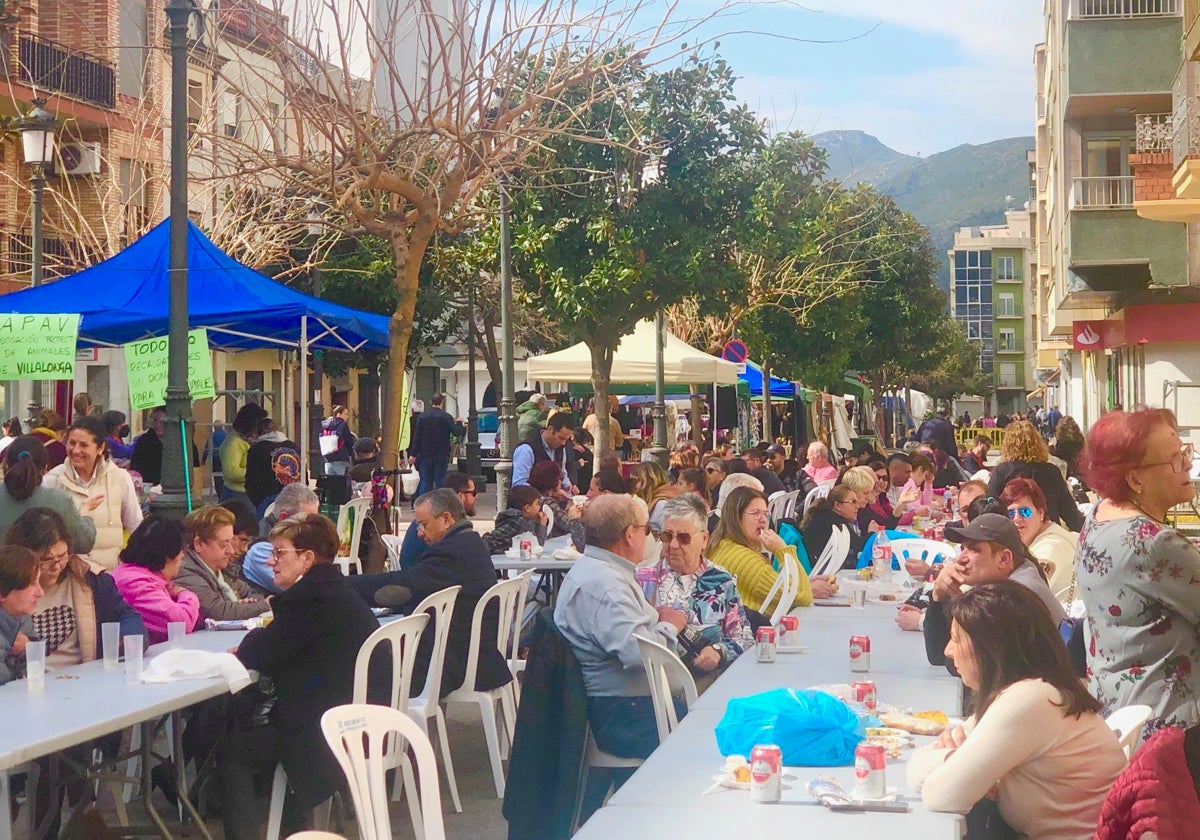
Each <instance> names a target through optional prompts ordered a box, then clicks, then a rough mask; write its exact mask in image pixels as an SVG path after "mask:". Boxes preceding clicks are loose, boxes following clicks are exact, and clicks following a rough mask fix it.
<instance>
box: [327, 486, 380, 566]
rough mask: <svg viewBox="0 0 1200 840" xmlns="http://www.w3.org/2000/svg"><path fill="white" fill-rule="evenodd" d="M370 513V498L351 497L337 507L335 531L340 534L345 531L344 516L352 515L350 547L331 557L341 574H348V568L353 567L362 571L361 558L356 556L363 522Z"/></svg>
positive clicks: (360, 541) (360, 540)
mask: <svg viewBox="0 0 1200 840" xmlns="http://www.w3.org/2000/svg"><path fill="white" fill-rule="evenodd" d="M370 513H371V500H370V499H351V500H350V501H348V502H346V504H344V505H342V506H341V508H339V509H338V520H337V532H338V535H339V536H340V535H341V534H344V533H346V517H353V520H352V521H351V523H350V549H349V553H348V554H339V555H338V556H337V557H335V558H333V562H334V563H336V564H337V567H338V568H339V569H341V570H342V574H344V575H349V574H350V568H351V567H353V568H354V569H355V570H356V571H357V573H358V574H360V575H361V574H362V573H363V568H362V560H360V559H359V556H358V548H359V544H360V543H362V533H363V523H364V522H365V521H366V518H367V516H368V515H370Z"/></svg>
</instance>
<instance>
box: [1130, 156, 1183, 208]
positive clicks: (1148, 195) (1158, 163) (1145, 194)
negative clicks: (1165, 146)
mask: <svg viewBox="0 0 1200 840" xmlns="http://www.w3.org/2000/svg"><path fill="white" fill-rule="evenodd" d="M1129 167H1130V169H1131V170H1132V171H1133V200H1134V201H1168V200H1170V199H1173V198H1175V187H1174V186H1173V185H1172V183H1171V177H1172V176H1173V175H1174V174H1175V164H1174V161H1173V160H1172V157H1171V153H1170V152H1142V153H1139V154H1132V155H1130V156H1129Z"/></svg>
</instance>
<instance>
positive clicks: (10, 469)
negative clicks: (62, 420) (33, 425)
mask: <svg viewBox="0 0 1200 840" xmlns="http://www.w3.org/2000/svg"><path fill="white" fill-rule="evenodd" d="M46 467H47V456H46V447H45V446H44V445H42V442H41V441H40V440H38V439H37V438H35V437H32V436H31V435H25V436H23V437H19V438H17V439H16V440H14V441H13V442H12V443H10V444H9V445H8V448H7V449H5V450H4V484H3V485H0V538H2V537H3V535H4V534H5V533H6V532H7V531H8V529H9V527H10V526H11V525H12V524H13V523H14V522H16V521H17V518H18V517H19V516H20V515H21V514H22V513H24V512H25V511H27V510H29V509H30V508H49V509H50V510H52V511H54V512H55V513H57V514H58V515H59V516H61V517H62V518H63V521H64V522H66V524H67V531H68V532H69V533H70V535H71V551H72V553H73V554H87V553H88V552H89V551H91V550H92V548H93V546H95V544H96V525H95V523H94V522H92V520H91V518H90V517H87V516H80V515H79V511H77V510H76V509H75V503H74V502H73V501H71V497H70V496H68V495H67V494H66V493H64V492H63V491H62V490H59V489H57V488H52V487H46V486H44V485H43V484H42V476H43V475H45V473H46ZM100 501H103V498H102V497H101V498H100ZM97 504H99V502H97Z"/></svg>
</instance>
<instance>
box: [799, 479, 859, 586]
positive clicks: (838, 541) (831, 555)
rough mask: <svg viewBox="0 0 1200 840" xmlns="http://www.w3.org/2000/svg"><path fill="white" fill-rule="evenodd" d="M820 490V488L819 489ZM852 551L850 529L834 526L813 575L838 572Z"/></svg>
mask: <svg viewBox="0 0 1200 840" xmlns="http://www.w3.org/2000/svg"><path fill="white" fill-rule="evenodd" d="M817 489H820V488H817ZM849 551H850V529H849V528H845V527H843V526H841V525H834V526H833V531H832V533H830V535H829V542H827V543H825V548H824V549H823V550H822V551H821V556H820V557H819V558H818V559H817V562H815V563H813V569H812V575H809V577H812V576H813V575H828V574H831V573H832V572H836V571H837V570H838V569H840V568H841V567H842V564H843V563H844V562H846V553H847V552H849Z"/></svg>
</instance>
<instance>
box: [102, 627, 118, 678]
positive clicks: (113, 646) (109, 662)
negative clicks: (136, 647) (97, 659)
mask: <svg viewBox="0 0 1200 840" xmlns="http://www.w3.org/2000/svg"><path fill="white" fill-rule="evenodd" d="M100 635H101V637H102V638H101V640H100V641H101V644H102V645H103V646H104V667H105V668H116V667H117V664H118V660H119V659H120V657H121V625H120V624H118V623H117V622H115V621H110V622H108V623H107V624H101V625H100Z"/></svg>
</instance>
